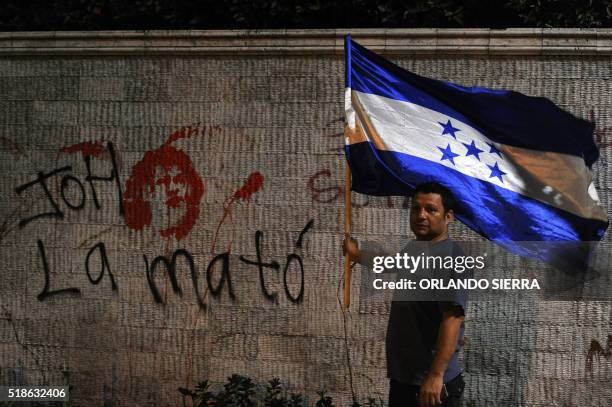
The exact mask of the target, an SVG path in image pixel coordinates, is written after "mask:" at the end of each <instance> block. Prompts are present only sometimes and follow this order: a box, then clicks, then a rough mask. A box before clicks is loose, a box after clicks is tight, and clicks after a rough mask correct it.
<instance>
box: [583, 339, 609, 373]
mask: <svg viewBox="0 0 612 407" xmlns="http://www.w3.org/2000/svg"><path fill="white" fill-rule="evenodd" d="M596 356H600V357H603V358H605V359H606V360H608V359H610V356H612V335H608V342H607V343H606V348H605V349H604V348H603V347H602V346H601V344H600V343H599V342H597V341H596V340H595V339H593V340H592V341H591V346H590V347H589V351H588V352H587V357H586V364H585V370H586V371H587V372H590V373H592V372H593V359H594V358H595V357H596Z"/></svg>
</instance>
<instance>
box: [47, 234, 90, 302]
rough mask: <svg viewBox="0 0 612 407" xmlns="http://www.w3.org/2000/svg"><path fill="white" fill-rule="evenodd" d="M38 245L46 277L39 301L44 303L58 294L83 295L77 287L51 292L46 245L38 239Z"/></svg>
mask: <svg viewBox="0 0 612 407" xmlns="http://www.w3.org/2000/svg"><path fill="white" fill-rule="evenodd" d="M36 244H37V245H38V253H39V254H40V258H41V260H42V266H43V273H44V276H45V285H44V286H43V289H42V291H41V293H40V294H38V297H37V298H38V300H39V301H44V300H45V299H47V298H49V297H51V296H54V295H58V294H76V295H81V290H80V289H78V288H76V287H70V288H61V289H59V290H52V291H50V290H49V286H50V285H51V284H50V282H49V280H50V278H49V276H50V272H49V262H48V261H47V254H46V253H45V245H44V244H43V242H42V240H40V239H38V241H37V242H36Z"/></svg>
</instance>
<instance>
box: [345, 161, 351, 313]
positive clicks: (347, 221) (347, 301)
mask: <svg viewBox="0 0 612 407" xmlns="http://www.w3.org/2000/svg"><path fill="white" fill-rule="evenodd" d="M344 174H345V180H344V240H345V241H347V240H348V239H349V237H350V236H351V168H350V167H349V165H348V161H347V162H346V170H345V171H344ZM349 305H351V259H350V257H349V255H348V254H345V255H344V308H345V309H348V307H349Z"/></svg>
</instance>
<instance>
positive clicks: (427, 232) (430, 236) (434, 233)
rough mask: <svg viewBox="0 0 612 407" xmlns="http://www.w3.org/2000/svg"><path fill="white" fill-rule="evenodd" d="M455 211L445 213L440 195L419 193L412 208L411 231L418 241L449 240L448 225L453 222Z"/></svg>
mask: <svg viewBox="0 0 612 407" xmlns="http://www.w3.org/2000/svg"><path fill="white" fill-rule="evenodd" d="M453 217H454V216H453V211H452V210H450V211H448V212H446V213H444V205H443V204H442V197H441V196H440V195H439V194H435V193H430V194H424V193H421V192H419V193H417V194H416V195H415V196H414V197H413V198H412V206H411V208H410V229H411V230H412V232H413V233H414V234H415V235H416V237H417V240H432V241H436V240H444V239H446V238H448V224H449V223H450V222H451V221H452V220H453Z"/></svg>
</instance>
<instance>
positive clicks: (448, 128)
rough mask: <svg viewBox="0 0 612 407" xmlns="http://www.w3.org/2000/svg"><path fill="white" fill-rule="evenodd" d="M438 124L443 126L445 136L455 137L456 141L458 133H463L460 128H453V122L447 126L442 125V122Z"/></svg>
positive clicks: (447, 123)
mask: <svg viewBox="0 0 612 407" xmlns="http://www.w3.org/2000/svg"><path fill="white" fill-rule="evenodd" d="M438 124H440V126H442V128H443V129H444V130H442V135H445V134H450V135H451V136H453V138H454V139H455V140H456V139H457V136H456V135H455V132H456V131H461V130H459V129H458V128H455V127H453V125H452V124H451V121H450V120H449V121H447V122H446V124H444V123H442V122H438Z"/></svg>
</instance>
